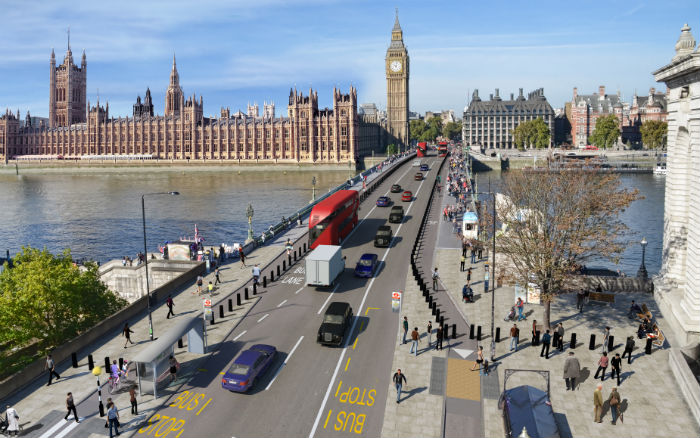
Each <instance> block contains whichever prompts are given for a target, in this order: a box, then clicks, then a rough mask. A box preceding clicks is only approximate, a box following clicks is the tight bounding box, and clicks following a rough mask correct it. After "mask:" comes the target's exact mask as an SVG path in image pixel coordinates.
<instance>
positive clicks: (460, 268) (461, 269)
mask: <svg viewBox="0 0 700 438" xmlns="http://www.w3.org/2000/svg"><path fill="white" fill-rule="evenodd" d="M465 263H467V258H466V257H465V256H462V257H461V258H460V260H459V272H464V264H465Z"/></svg>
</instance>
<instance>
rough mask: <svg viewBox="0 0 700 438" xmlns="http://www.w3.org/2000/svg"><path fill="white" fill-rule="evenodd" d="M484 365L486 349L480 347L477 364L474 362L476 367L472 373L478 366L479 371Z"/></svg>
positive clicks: (477, 353) (477, 352)
mask: <svg viewBox="0 0 700 438" xmlns="http://www.w3.org/2000/svg"><path fill="white" fill-rule="evenodd" d="M482 363H484V347H482V346H481V345H479V349H478V350H477V351H476V362H474V365H473V366H472V371H474V368H476V367H477V366H478V367H479V369H481V364H482Z"/></svg>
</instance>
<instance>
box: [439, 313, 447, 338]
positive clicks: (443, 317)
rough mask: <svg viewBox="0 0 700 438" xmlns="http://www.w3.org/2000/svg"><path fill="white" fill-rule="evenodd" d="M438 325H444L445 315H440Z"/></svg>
mask: <svg viewBox="0 0 700 438" xmlns="http://www.w3.org/2000/svg"><path fill="white" fill-rule="evenodd" d="M440 325H445V315H442V316H441V317H440ZM445 336H447V333H445Z"/></svg>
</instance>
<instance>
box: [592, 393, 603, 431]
mask: <svg viewBox="0 0 700 438" xmlns="http://www.w3.org/2000/svg"><path fill="white" fill-rule="evenodd" d="M602 391H603V385H601V384H598V386H597V387H596V390H595V391H594V392H593V415H594V417H595V418H594V420H593V421H595V422H596V423H602V421H601V419H600V416H601V415H602V414H603V392H602Z"/></svg>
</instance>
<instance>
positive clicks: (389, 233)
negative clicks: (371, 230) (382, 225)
mask: <svg viewBox="0 0 700 438" xmlns="http://www.w3.org/2000/svg"><path fill="white" fill-rule="evenodd" d="M389 235H391V231H389V230H379V231H377V236H389Z"/></svg>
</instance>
